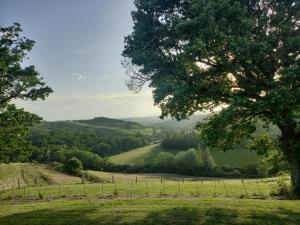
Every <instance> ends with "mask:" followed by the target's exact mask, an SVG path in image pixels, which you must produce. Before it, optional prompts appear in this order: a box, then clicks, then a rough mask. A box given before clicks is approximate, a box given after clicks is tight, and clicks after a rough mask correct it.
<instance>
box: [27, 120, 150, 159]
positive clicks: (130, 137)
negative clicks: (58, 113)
mask: <svg viewBox="0 0 300 225" xmlns="http://www.w3.org/2000/svg"><path fill="white" fill-rule="evenodd" d="M152 130H153V129H152V128H147V127H145V126H142V125H140V124H138V123H136V122H129V121H122V120H117V119H111V118H104V117H98V118H94V119H91V120H68V121H55V122H42V123H41V124H38V125H36V126H34V127H32V129H31V133H30V135H29V136H28V139H29V140H30V141H31V142H32V143H33V145H34V146H35V147H37V148H38V150H36V151H35V153H34V160H37V161H39V162H48V161H49V160H50V161H51V160H52V159H51V158H52V155H53V154H52V153H54V152H57V151H60V152H62V151H66V150H68V151H69V150H80V151H89V152H93V153H95V154H97V155H99V156H101V157H103V156H108V155H113V154H117V153H120V152H124V151H127V150H130V149H133V148H137V147H142V146H145V145H147V144H149V143H150V142H151V141H152V133H153V131H152ZM45 151H46V153H45ZM49 151H50V153H47V152H49ZM44 153H45V154H44ZM59 154H60V155H62V154H63V153H59ZM36 155H37V156H36ZM54 155H55V154H54ZM53 157H54V156H53ZM54 158H55V157H54ZM61 158H62V157H60V160H62V159H61ZM53 160H55V159H53Z"/></svg>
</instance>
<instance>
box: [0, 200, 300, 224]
mask: <svg viewBox="0 0 300 225" xmlns="http://www.w3.org/2000/svg"><path fill="white" fill-rule="evenodd" d="M0 224H6V225H21V224H22V225H38V224H41V225H45V224H48V225H52V224H53V225H62V224H63V225H73V224H81V225H98V224H105V225H109V224H127V225H133V224H137V225H139V224H142V225H152V224H153V225H154V224H155V225H159V224H163V225H168V224H170V225H196V224H197V225H198V224H206V225H209V224H231V225H233V224H248V225H249V224H272V225H276V224H288V225H291V224H300V204H299V201H278V200H263V201H262V200H237V199H200V200H199V199H168V198H161V199H151V198H150V199H114V200H109V199H101V200H72V201H71V200H59V201H52V202H26V203H21V204H15V203H9V202H7V203H1V210H0Z"/></svg>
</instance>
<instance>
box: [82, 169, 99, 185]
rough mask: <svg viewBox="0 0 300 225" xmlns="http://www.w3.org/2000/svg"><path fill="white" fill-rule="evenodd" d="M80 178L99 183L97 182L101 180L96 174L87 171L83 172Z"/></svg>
mask: <svg viewBox="0 0 300 225" xmlns="http://www.w3.org/2000/svg"><path fill="white" fill-rule="evenodd" d="M82 178H83V179H85V180H87V181H90V182H94V183H99V182H102V181H103V180H102V179H101V178H100V177H98V176H96V175H94V174H91V173H89V172H87V171H84V172H83V174H82Z"/></svg>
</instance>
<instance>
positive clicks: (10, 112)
mask: <svg viewBox="0 0 300 225" xmlns="http://www.w3.org/2000/svg"><path fill="white" fill-rule="evenodd" d="M40 120H41V118H40V117H38V116H37V115H35V114H31V113H29V112H25V111H24V110H23V109H17V108H16V107H15V105H7V106H5V107H2V108H1V107H0V162H19V161H21V162H24V161H26V160H27V159H28V157H29V156H30V154H31V152H32V149H33V148H32V146H31V144H30V143H29V142H28V141H26V140H25V139H24V137H25V136H26V135H27V134H28V133H29V127H30V126H32V125H33V124H35V123H37V122H39V121H40Z"/></svg>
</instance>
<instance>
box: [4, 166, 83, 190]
mask: <svg viewBox="0 0 300 225" xmlns="http://www.w3.org/2000/svg"><path fill="white" fill-rule="evenodd" d="M35 179H36V180H37V182H38V184H39V185H51V184H57V183H62V182H64V183H78V182H80V181H81V179H80V178H78V177H74V176H70V175H67V174H64V173H61V172H58V171H54V170H49V169H47V168H46V167H45V166H44V165H35V164H29V163H10V164H3V163H1V164H0V185H1V186H2V187H1V190H3V188H4V189H11V187H12V186H14V187H18V186H19V183H20V186H21V187H23V186H34V185H35ZM18 180H19V181H18ZM18 182H19V183H18Z"/></svg>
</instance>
